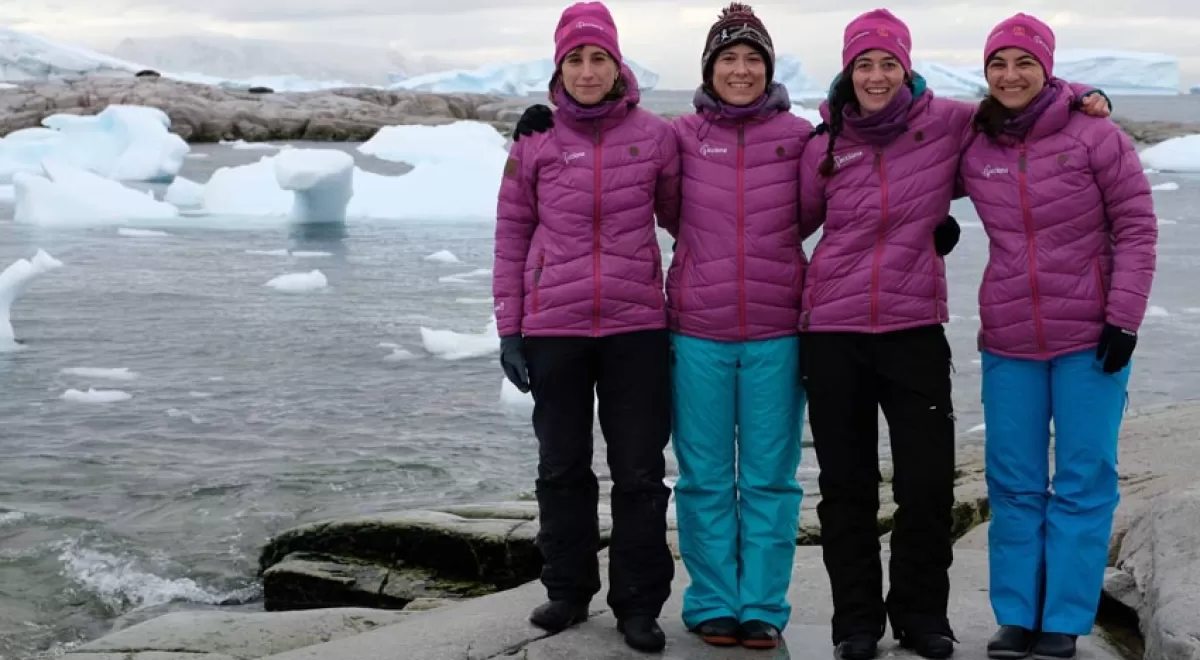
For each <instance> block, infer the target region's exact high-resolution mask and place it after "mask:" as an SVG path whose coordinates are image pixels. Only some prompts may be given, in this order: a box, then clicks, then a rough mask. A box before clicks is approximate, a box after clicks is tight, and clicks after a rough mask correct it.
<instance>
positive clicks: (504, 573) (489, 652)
mask: <svg viewBox="0 0 1200 660" xmlns="http://www.w3.org/2000/svg"><path fill="white" fill-rule="evenodd" d="M1198 428H1200V404H1190V405H1175V406H1168V407H1163V408H1159V409H1155V410H1152V411H1146V412H1141V413H1131V414H1130V416H1128V417H1127V421H1126V423H1125V426H1124V429H1123V432H1122V446H1121V456H1120V469H1121V487H1122V500H1121V504H1120V507H1119V509H1118V514H1117V521H1116V525H1115V528H1114V533H1113V537H1112V545H1111V553H1110V564H1111V567H1110V569H1109V571H1108V575H1107V577H1106V583H1105V609H1106V610H1107V611H1114V610H1115V611H1117V612H1118V613H1119V614H1121V613H1123V614H1124V615H1125V616H1126V617H1127V620H1130V621H1133V622H1135V623H1136V625H1137V627H1138V628H1139V630H1137V631H1134V633H1133V634H1132V635H1129V634H1124V635H1110V634H1108V633H1107V632H1106V631H1105V630H1104V629H1103V628H1101V627H1098V628H1097V630H1096V631H1095V632H1096V634H1095V635H1093V636H1091V637H1089V638H1086V639H1085V640H1084V641H1083V642H1081V647H1080V649H1081V651H1080V656H1079V657H1080V658H1082V659H1084V660H1087V659H1092V660H1116V659H1118V658H1133V657H1145V658H1147V659H1153V660H1194V659H1195V658H1200V641H1197V640H1200V614H1197V612H1200V544H1197V542H1196V534H1197V532H1196V530H1198V529H1200V477H1197V476H1196V474H1195V466H1196V465H1200V433H1197V429H1198ZM962 453H963V455H962V456H961V457H960V461H959V462H960V468H959V478H958V483H957V487H956V495H957V501H958V504H957V510H956V518H955V521H956V537H958V538H959V540H958V542H957V544H956V549H955V564H954V568H953V575H952V585H953V593H952V599H953V602H952V603H951V612H952V621H953V623H954V625H955V628H956V632H957V633H958V637H959V639H960V640H961V644H960V646H959V649H958V652H957V654H956V657H959V658H966V659H968V660H970V659H973V658H983V657H984V653H983V647H984V644H985V642H986V639H987V636H988V635H989V634H990V632H991V628H992V621H993V619H992V614H991V610H990V607H989V605H988V601H987V553H986V550H987V524H986V520H987V518H988V503H987V496H986V488H985V485H984V482H983V467H982V460H981V459H982V456H981V454H980V452H979V451H978V450H970V451H964V452H962ZM889 494H890V484H888V483H886V482H885V483H884V484H882V485H881V489H880V495H881V499H882V500H883V501H884V502H885V505H884V506H883V510H882V511H881V514H880V519H879V529H880V534H881V535H883V536H885V537H886V534H887V531H888V530H889V529H890V525H891V515H892V511H893V509H894V505H891V504H887V502H890V495H889ZM818 498H819V495H817V494H815V493H814V494H808V495H806V497H805V503H804V506H803V509H804V511H803V518H802V520H803V529H802V530H801V533H800V535H799V538H797V543H798V545H799V546H800V547H799V548H798V549H797V555H796V560H795V564H794V566H793V580H792V592H791V603H792V605H793V607H794V608H795V613H794V615H793V618H792V621H793V623H792V624H791V625H790V626H789V628H788V630H787V631H786V635H785V637H786V640H787V645H788V649H789V653H790V654H791V655H790V656H789V655H787V654H784V655H781V656H778V657H793V658H808V657H818V656H820V657H824V656H826V654H828V653H829V649H830V646H829V630H828V621H829V616H830V614H831V612H830V596H829V587H828V581H827V578H826V577H825V573H824V567H823V563H822V561H821V558H820V549H819V547H815V546H816V545H817V544H818V543H819V539H820V528H819V525H818V524H817V520H816V512H815V510H814V509H815V506H816V502H817V501H818ZM601 524H602V528H603V529H604V530H605V538H607V530H608V528H609V526H610V517H609V512H608V511H607V510H604V511H602V512H601ZM537 525H538V523H537V518H536V506H535V505H534V504H533V503H532V502H511V503H499V504H479V505H464V506H453V507H442V508H439V509H438V510H429V511H402V512H396V513H390V514H382V515H372V516H362V517H358V518H351V519H340V520H329V521H323V522H316V523H311V524H307V525H303V526H300V527H297V528H295V529H292V530H289V531H287V532H284V533H282V534H280V535H279V536H277V537H275V538H273V539H270V540H269V541H268V543H267V544H266V546H265V547H264V548H263V550H262V553H261V556H260V561H259V565H260V571H261V575H262V579H263V583H264V592H265V609H266V610H268V612H258V613H228V612H204V613H188V612H176V613H172V614H168V615H165V616H162V617H159V618H157V619H153V620H150V621H147V622H145V623H141V624H139V625H136V626H133V627H130V628H126V629H124V630H120V631H118V632H116V633H113V634H111V635H109V636H107V637H104V638H102V639H100V640H97V641H95V642H92V643H89V644H87V645H84V646H81V647H78V648H76V649H73V650H72V651H70V652H69V653H67V655H66V656H65V657H66V658H67V660H118V659H119V660H131V659H132V660H183V659H184V658H187V659H189V660H230V659H236V660H252V659H259V658H262V659H268V658H269V659H270V660H302V659H312V660H315V659H317V658H320V659H322V660H372V659H375V658H378V659H380V660H383V659H384V658H387V659H388V660H402V659H406V658H413V659H417V658H420V659H421V660H441V659H443V658H446V659H451V658H453V659H455V660H458V659H461V658H470V659H474V660H484V659H491V658H507V657H519V658H524V659H525V660H541V659H546V660H549V659H551V658H565V657H572V658H579V659H581V660H588V659H589V658H596V659H600V658H604V659H606V660H610V659H615V658H625V657H630V658H632V657H639V656H638V655H637V654H634V653H632V652H630V651H627V650H626V649H625V648H624V646H623V645H622V643H621V641H620V639H619V637H618V635H617V634H616V633H615V631H614V630H613V629H612V626H613V620H612V617H611V615H610V614H609V613H608V611H607V610H606V608H605V605H604V601H603V596H602V595H601V596H599V597H597V598H596V599H595V600H594V601H593V605H592V607H593V611H594V615H593V617H592V619H591V620H590V621H589V622H587V623H586V624H584V625H581V626H579V627H578V628H576V629H573V630H570V631H567V632H565V633H562V634H559V635H555V636H551V637H547V636H545V635H544V633H542V632H540V631H538V630H536V629H534V628H531V627H530V626H529V624H528V623H527V621H526V618H525V617H526V616H527V613H528V610H529V609H530V608H532V607H533V606H534V605H536V604H537V603H538V602H539V601H540V599H541V598H542V597H543V596H544V592H543V591H542V588H541V585H540V584H539V583H538V582H537V581H536V578H537V574H538V568H539V555H538V552H537V548H536V546H535V544H534V540H535V538H536V535H537ZM671 528H672V531H671V532H670V537H671V543H672V547H673V548H674V549H676V556H677V558H678V552H677V547H678V546H677V536H676V534H675V532H674V525H671ZM885 540H886V539H885ZM884 547H885V552H886V544H885V545H884ZM603 556H604V553H603V552H602V558H603ZM686 585H687V575H686V571H685V570H684V568H683V566H682V564H678V563H677V566H676V580H675V584H674V587H673V595H672V599H671V601H670V602H669V603H668V604H667V607H666V609H665V610H664V614H663V620H664V625H665V628H666V630H667V632H668V635H669V637H670V643H669V646H668V648H667V652H666V653H665V655H664V656H663V657H665V658H668V659H674V658H679V659H683V658H687V659H688V660H705V659H708V658H712V659H714V660H715V659H716V658H722V659H730V660H733V659H736V658H742V657H746V658H751V657H761V655H755V654H754V653H753V652H748V651H747V652H744V653H743V652H741V651H728V650H722V651H716V650H713V649H712V648H710V647H705V646H704V645H703V644H701V643H699V642H698V641H697V640H695V639H694V638H693V636H690V635H688V634H687V633H686V632H685V631H684V630H683V629H682V627H681V624H680V623H679V609H680V606H681V595H682V591H683V589H684V587H685V586H686ZM602 593H603V592H602ZM1105 620H1106V618H1105V617H1103V616H1102V617H1101V622H1102V623H1103V622H1104V621H1105ZM1125 632H1126V633H1128V632H1129V631H1125ZM889 653H890V657H896V658H903V657H909V656H908V655H907V652H905V651H903V650H901V649H898V648H892V647H891V646H890V642H888V643H887V644H885V647H884V648H883V649H881V656H882V655H887V654H889Z"/></svg>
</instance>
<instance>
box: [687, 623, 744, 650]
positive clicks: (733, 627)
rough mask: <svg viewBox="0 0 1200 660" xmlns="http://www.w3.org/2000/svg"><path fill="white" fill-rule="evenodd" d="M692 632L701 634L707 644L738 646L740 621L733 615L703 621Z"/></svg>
mask: <svg viewBox="0 0 1200 660" xmlns="http://www.w3.org/2000/svg"><path fill="white" fill-rule="evenodd" d="M692 632H694V633H696V634H697V635H699V636H700V639H702V640H704V642H705V643H706V644H712V645H713V646H737V643H738V621H737V619H735V618H733V617H728V616H723V617H718V618H716V619H709V620H708V621H701V622H700V625H698V626H696V627H695V628H694V629H693V630H692Z"/></svg>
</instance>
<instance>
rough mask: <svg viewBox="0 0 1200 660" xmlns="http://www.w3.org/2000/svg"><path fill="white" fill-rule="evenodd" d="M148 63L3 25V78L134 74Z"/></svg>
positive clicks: (0, 43)
mask: <svg viewBox="0 0 1200 660" xmlns="http://www.w3.org/2000/svg"><path fill="white" fill-rule="evenodd" d="M144 68H145V67H142V66H138V65H137V64H134V63H132V62H126V61H125V60H121V59H117V58H115V57H109V56H108V55H102V54H100V53H97V52H95V51H92V50H88V49H86V48H77V47H75V46H69V45H67V44H60V43H57V42H54V41H50V40H49V39H43V38H41V37H38V36H35V35H32V34H28V33H26V32H21V31H19V30H13V29H11V28H6V27H0V80H8V81H23V80H62V79H64V78H78V77H81V76H123V77H127V76H132V75H133V74H134V73H137V72H138V71H141V70H142V69H144Z"/></svg>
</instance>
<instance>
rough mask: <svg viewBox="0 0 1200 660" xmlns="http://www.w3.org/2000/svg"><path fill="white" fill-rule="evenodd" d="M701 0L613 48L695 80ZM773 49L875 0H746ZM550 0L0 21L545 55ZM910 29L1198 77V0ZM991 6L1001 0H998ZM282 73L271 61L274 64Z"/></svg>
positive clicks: (831, 52)
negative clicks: (1007, 36)
mask: <svg viewBox="0 0 1200 660" xmlns="http://www.w3.org/2000/svg"><path fill="white" fill-rule="evenodd" d="M723 1H726V0H718V1H716V2H711V3H696V2H694V1H693V0H685V1H681V2H673V3H671V2H654V1H650V2H624V1H614V2H610V3H608V4H609V7H610V8H611V9H612V12H613V14H614V16H615V18H616V21H617V25H618V28H619V30H620V33H621V47H622V49H623V50H624V51H625V55H626V57H628V58H631V59H633V60H635V61H636V62H638V63H639V64H641V65H643V66H646V67H648V68H650V69H651V70H653V71H657V72H658V73H659V74H661V76H662V81H661V83H660V86H663V87H671V88H688V87H691V86H693V85H695V84H696V83H697V82H698V77H699V57H700V50H701V47H702V44H703V41H704V36H705V33H706V32H707V30H708V27H709V26H710V25H711V24H712V22H713V21H714V20H715V19H716V17H717V13H718V11H719V9H720V7H721V6H722V4H720V3H721V2H723ZM752 4H753V5H754V7H755V10H756V12H757V13H758V15H759V16H760V17H761V18H762V19H763V21H764V22H765V23H766V25H767V28H768V29H769V30H770V32H771V36H772V38H773V39H774V41H775V45H776V51H777V52H779V53H790V54H793V55H796V56H798V57H800V58H801V59H802V60H803V61H804V63H805V67H806V69H807V70H808V71H809V73H810V74H813V75H815V76H817V77H818V78H820V79H821V80H822V81H823V80H825V79H827V78H828V76H830V75H832V73H833V72H834V71H835V70H836V68H837V66H838V64H839V62H840V60H839V58H840V49H841V36H842V29H843V28H844V26H845V24H846V22H847V21H848V20H849V19H850V18H852V17H853V16H854V15H856V14H857V13H859V12H862V11H865V10H868V9H872V8H875V7H877V6H880V5H881V4H882V3H880V2H878V1H877V0H792V1H790V2H757V3H752ZM565 5H566V3H565V2H563V1H562V0H2V1H0V23H3V24H6V25H9V26H11V27H14V28H17V29H23V30H28V31H31V32H35V33H37V34H41V35H43V36H46V37H49V38H52V39H60V40H64V41H71V42H75V43H79V44H81V45H87V46H92V47H98V48H105V47H109V46H112V45H114V44H115V43H116V42H117V41H119V40H120V39H121V38H123V37H126V36H147V35H161V34H172V33H183V32H188V31H192V30H207V31H214V32H223V33H228V34H233V35H237V36H243V37H259V38H268V39H291V40H301V41H333V42H341V43H347V44H355V45H366V44H371V43H377V44H379V45H381V46H385V45H389V44H391V45H393V46H397V47H400V48H401V49H403V50H405V51H407V52H413V53H417V54H427V55H434V56H439V57H444V58H450V59H454V60H458V61H465V62H470V63H475V64H484V63H489V62H496V61H504V60H508V61H512V60H518V59H532V58H539V57H547V56H549V55H550V54H551V53H552V35H553V30H554V26H555V23H556V21H557V18H558V14H559V12H560V11H561V10H562V8H563V7H564V6H565ZM886 6H888V7H889V8H890V9H891V10H892V11H893V12H895V13H896V14H898V15H899V16H900V17H901V18H902V19H904V20H905V21H906V22H907V23H908V25H909V28H910V29H911V30H912V32H913V42H914V43H913V46H914V55H915V57H916V58H917V59H931V60H937V61H942V62H945V63H948V64H958V63H964V64H974V63H976V62H978V61H979V59H980V58H981V57H982V55H981V53H980V48H981V47H982V43H983V39H984V37H985V36H986V35H987V32H988V30H989V28H990V27H991V26H992V25H994V24H995V23H996V22H997V21H998V20H1000V19H1002V18H1004V17H1006V16H1007V15H1009V14H1011V13H1012V12H1014V11H1017V10H1023V11H1026V12H1030V13H1034V14H1036V15H1038V16H1040V17H1041V18H1042V19H1043V20H1046V21H1047V22H1048V23H1050V24H1051V25H1052V26H1053V27H1054V29H1055V32H1056V34H1057V37H1058V47H1059V48H1109V49H1125V50H1143V51H1154V52H1164V53H1170V54H1174V55H1176V56H1178V57H1179V59H1180V68H1181V70H1182V78H1183V79H1182V81H1181V83H1182V85H1183V86H1184V87H1188V86H1190V85H1192V84H1195V83H1198V82H1200V38H1197V35H1200V0H1137V1H1130V0H1026V1H1025V2H1023V3H1020V4H1010V3H1008V2H998V1H994V0H993V1H990V2H980V1H976V0H967V1H965V2H954V1H952V0H893V1H892V2H889V3H887V4H886ZM1002 7H1003V8H1002ZM280 73H282V72H280Z"/></svg>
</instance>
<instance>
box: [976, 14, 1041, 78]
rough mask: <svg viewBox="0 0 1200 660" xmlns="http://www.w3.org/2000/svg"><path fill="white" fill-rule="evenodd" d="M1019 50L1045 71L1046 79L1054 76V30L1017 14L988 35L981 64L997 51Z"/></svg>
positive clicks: (1025, 15)
mask: <svg viewBox="0 0 1200 660" xmlns="http://www.w3.org/2000/svg"><path fill="white" fill-rule="evenodd" d="M1005 48H1020V49H1021V50H1024V51H1028V53H1029V54H1030V55H1033V57H1034V59H1036V60H1037V61H1038V62H1039V63H1040V64H1041V65H1042V69H1044V70H1045V71H1046V77H1047V78H1050V77H1052V76H1053V75H1054V30H1051V29H1050V26H1049V25H1046V24H1045V23H1043V22H1041V21H1039V20H1038V19H1036V18H1034V17H1033V16H1030V15H1029V14H1017V15H1015V16H1013V17H1011V18H1006V19H1004V20H1003V21H1001V22H1000V24H999V25H997V26H996V28H995V29H994V30H992V33H991V34H989V35H988V38H987V45H986V46H984V48H983V64H984V66H985V67H986V66H987V61H988V58H990V57H991V56H992V55H995V54H996V51H998V50H1004V49H1005Z"/></svg>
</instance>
